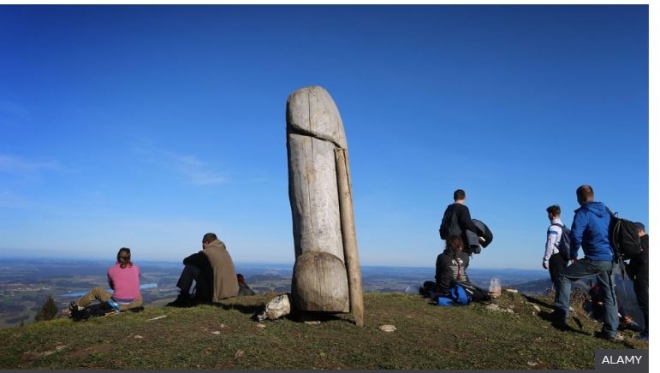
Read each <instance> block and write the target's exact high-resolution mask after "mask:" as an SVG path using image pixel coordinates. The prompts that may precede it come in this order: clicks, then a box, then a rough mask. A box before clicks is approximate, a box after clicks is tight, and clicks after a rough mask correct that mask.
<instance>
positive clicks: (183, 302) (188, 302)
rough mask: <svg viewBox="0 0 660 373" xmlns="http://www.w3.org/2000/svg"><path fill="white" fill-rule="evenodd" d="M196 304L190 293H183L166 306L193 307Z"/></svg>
mask: <svg viewBox="0 0 660 373" xmlns="http://www.w3.org/2000/svg"><path fill="white" fill-rule="evenodd" d="M194 305H195V302H194V301H193V299H192V298H191V297H190V295H189V294H184V293H181V294H179V296H178V297H176V299H175V300H174V301H172V302H170V303H168V304H166V305H165V306H166V307H192V306H194Z"/></svg>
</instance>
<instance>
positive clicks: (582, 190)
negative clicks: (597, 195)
mask: <svg viewBox="0 0 660 373" xmlns="http://www.w3.org/2000/svg"><path fill="white" fill-rule="evenodd" d="M575 194H576V195H577V201H578V203H579V204H580V205H584V204H585V203H587V202H591V201H593V200H594V190H593V188H592V187H591V186H590V185H586V184H585V185H581V186H580V187H579V188H577V190H576V191H575Z"/></svg>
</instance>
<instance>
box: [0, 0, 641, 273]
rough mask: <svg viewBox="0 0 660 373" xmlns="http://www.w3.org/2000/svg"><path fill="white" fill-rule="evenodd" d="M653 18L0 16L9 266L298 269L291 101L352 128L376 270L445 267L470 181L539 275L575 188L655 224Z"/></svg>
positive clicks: (608, 10)
mask: <svg viewBox="0 0 660 373" xmlns="http://www.w3.org/2000/svg"><path fill="white" fill-rule="evenodd" d="M648 10H649V8H648V6H646V5H637V6H440V5H438V6H410V7H408V6H196V7H194V6H8V5H6V6H0V253H1V254H4V255H30V256H40V257H49V256H56V257H58V258H107V259H108V260H109V261H112V260H113V258H114V255H115V254H116V251H117V249H118V248H119V247H122V246H128V247H130V248H131V249H132V252H133V257H134V260H135V261H136V262H139V261H140V260H177V261H178V260H180V259H181V258H183V257H184V256H187V255H189V254H191V253H193V252H195V251H197V250H199V249H200V248H201V247H200V241H201V237H202V235H203V234H204V233H206V232H216V233H217V234H218V236H219V237H220V238H221V239H222V240H223V241H225V243H226V244H227V246H228V249H229V251H230V253H231V255H232V256H233V258H234V260H235V261H240V262H264V263H269V262H271V263H293V260H294V249H293V236H292V222H291V209H290V206H289V197H288V179H287V152H286V135H285V127H286V121H285V108H286V100H287V97H288V95H289V94H291V93H292V92H294V91H295V90H297V89H299V88H302V87H306V86H310V85H320V86H322V87H324V88H325V89H327V90H328V92H329V93H330V94H331V95H332V97H333V98H334V100H335V102H336V104H337V106H338V108H339V111H340V113H341V116H342V119H343V121H344V126H345V130H346V136H347V139H348V145H349V152H350V162H351V163H350V167H351V171H352V181H353V192H354V204H355V220H356V230H357V236H358V248H359V254H360V260H361V263H362V264H363V265H392V266H400V265H404V266H428V267H432V266H433V265H434V263H435V257H436V255H437V254H438V253H439V252H440V250H441V249H442V246H441V241H440V239H439V235H438V226H439V223H440V220H441V217H442V213H443V211H444V209H445V207H446V206H447V205H448V204H449V203H451V202H452V193H453V191H454V190H455V189H457V188H462V189H464V190H465V191H466V192H467V200H466V204H467V205H468V206H469V207H470V210H471V212H472V215H473V217H474V218H477V219H480V220H482V221H484V222H485V223H486V224H487V225H488V226H489V227H490V228H491V230H492V231H493V233H494V236H495V238H494V241H493V243H492V244H491V246H489V247H488V248H486V249H485V250H484V251H483V252H482V254H480V255H478V256H475V258H474V259H473V261H472V264H471V265H472V267H474V268H523V269H524V268H530V269H541V261H542V255H543V250H544V243H545V232H546V229H547V226H548V224H549V222H548V220H547V217H546V212H545V208H546V207H547V206H549V205H551V204H555V203H558V204H560V205H561V207H562V209H563V211H564V213H563V219H564V221H565V222H566V223H567V224H570V223H571V222H572V217H573V210H574V209H575V208H577V207H578V205H577V202H576V200H575V189H576V188H577V187H578V186H579V185H581V184H585V183H586V184H591V185H592V186H593V187H594V190H595V193H596V199H597V200H599V201H603V202H605V203H606V204H607V205H609V206H610V207H611V208H612V209H613V210H615V211H619V213H620V214H621V215H622V216H624V217H626V218H630V219H633V220H639V221H642V222H644V223H646V224H647V226H648V230H649V231H650V230H651V227H650V224H648V219H649V145H648V144H649V62H648V61H649V22H648V16H649V13H648Z"/></svg>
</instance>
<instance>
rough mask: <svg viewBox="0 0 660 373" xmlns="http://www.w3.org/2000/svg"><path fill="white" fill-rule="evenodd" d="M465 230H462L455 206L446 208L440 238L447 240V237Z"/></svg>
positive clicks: (458, 234)
mask: <svg viewBox="0 0 660 373" xmlns="http://www.w3.org/2000/svg"><path fill="white" fill-rule="evenodd" d="M462 233H463V232H462V231H461V228H460V226H459V225H458V217H457V216H456V212H455V211H454V209H453V208H449V207H448V208H447V210H445V215H444V216H443V217H442V223H440V238H441V239H443V240H446V239H447V237H449V236H451V235H457V236H460V235H461V234H462Z"/></svg>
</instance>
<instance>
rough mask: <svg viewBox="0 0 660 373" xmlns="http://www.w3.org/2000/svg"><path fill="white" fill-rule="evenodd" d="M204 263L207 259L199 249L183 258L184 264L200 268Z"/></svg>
mask: <svg viewBox="0 0 660 373" xmlns="http://www.w3.org/2000/svg"><path fill="white" fill-rule="evenodd" d="M206 263H208V259H206V255H204V253H202V252H201V251H200V252H197V253H194V254H192V255H190V256H188V257H186V258H185V259H183V264H184V265H192V266H195V267H199V268H202V267H203V266H204V265H205V264H206Z"/></svg>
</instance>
